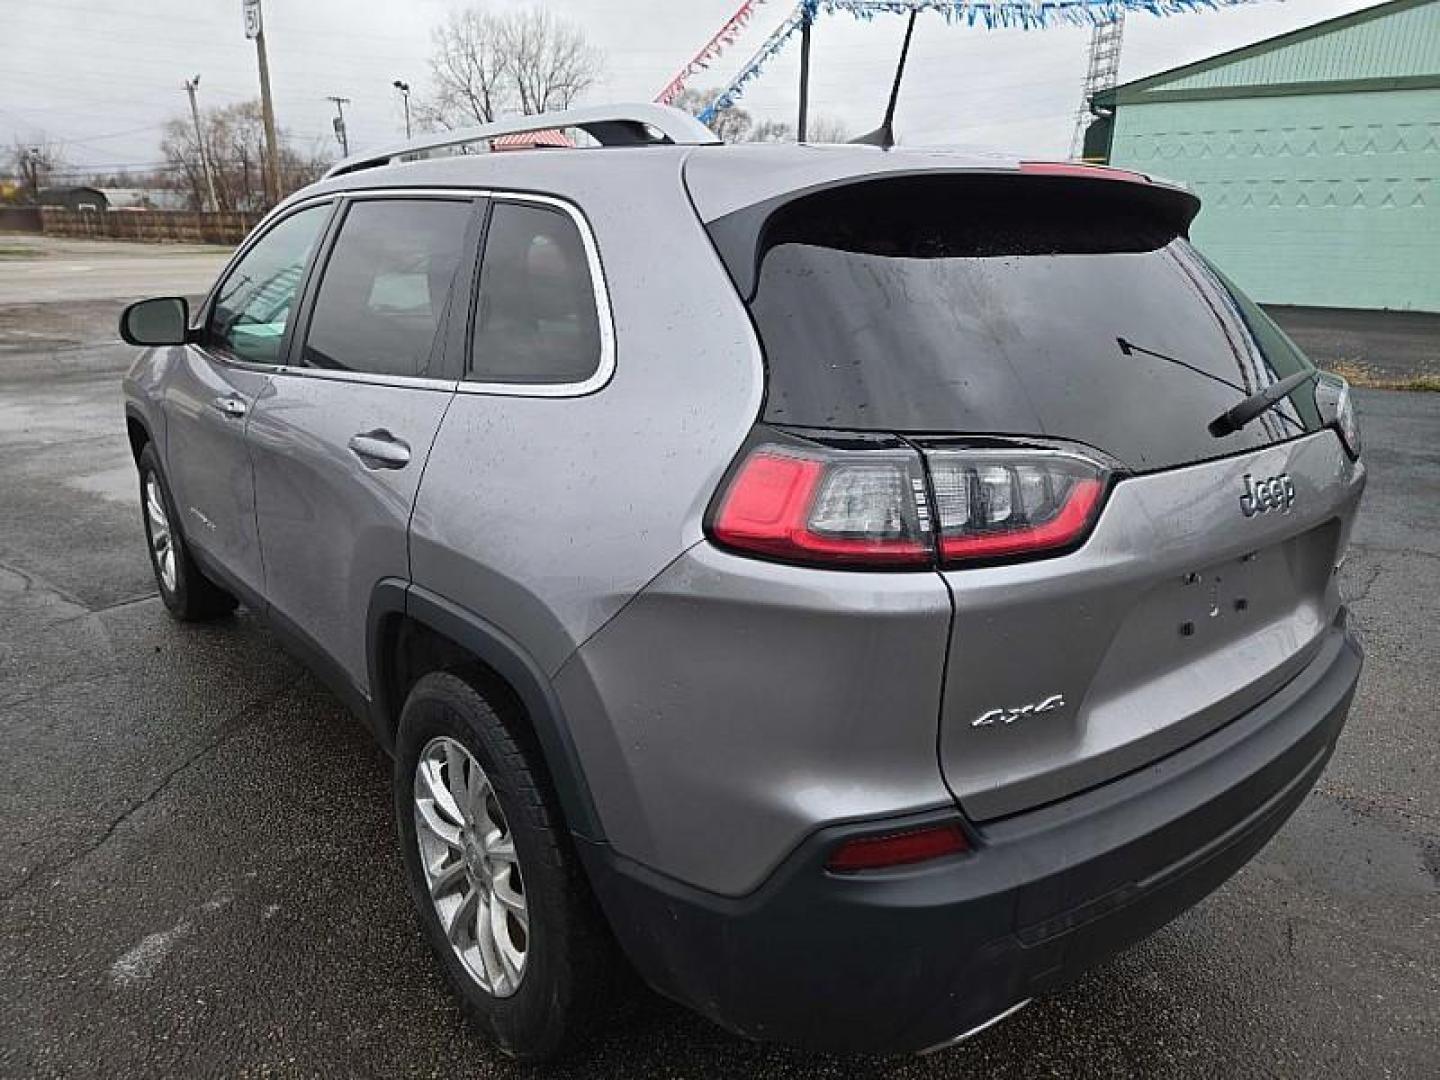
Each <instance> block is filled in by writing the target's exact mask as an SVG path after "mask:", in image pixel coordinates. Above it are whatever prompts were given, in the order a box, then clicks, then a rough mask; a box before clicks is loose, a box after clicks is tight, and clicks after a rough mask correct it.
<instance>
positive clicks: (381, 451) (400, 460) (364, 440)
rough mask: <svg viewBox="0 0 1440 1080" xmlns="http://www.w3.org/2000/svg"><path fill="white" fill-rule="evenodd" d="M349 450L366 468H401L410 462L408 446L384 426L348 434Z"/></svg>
mask: <svg viewBox="0 0 1440 1080" xmlns="http://www.w3.org/2000/svg"><path fill="white" fill-rule="evenodd" d="M350 452H351V453H352V454H354V455H355V456H356V457H358V458H359V459H360V461H361V462H362V463H363V464H364V465H365V467H366V468H368V469H403V468H404V467H405V466H406V465H409V464H410V447H409V446H408V445H407V444H406V443H405V441H404V440H403V439H397V438H396V437H395V436H394V435H391V434H390V432H388V431H386V430H385V429H384V428H379V429H377V430H375V431H362V432H360V434H358V435H352V436H350Z"/></svg>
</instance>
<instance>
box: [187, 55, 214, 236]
mask: <svg viewBox="0 0 1440 1080" xmlns="http://www.w3.org/2000/svg"><path fill="white" fill-rule="evenodd" d="M199 87H200V76H199V75H196V76H195V77H194V78H193V79H186V80H185V92H186V93H187V94H189V95H190V118H191V119H192V120H194V121H195V145H196V146H198V147H199V148H200V168H201V169H203V170H204V172H205V190H206V191H208V192H209V193H210V209H211V210H215V211H219V209H220V202H219V200H217V199H216V198H215V178H214V177H213V176H211V175H210V154H209V152H208V151H206V149H205V133H204V132H203V131H201V130H200V107H199V106H198V105H196V104H195V91H196V90H198V89H199Z"/></svg>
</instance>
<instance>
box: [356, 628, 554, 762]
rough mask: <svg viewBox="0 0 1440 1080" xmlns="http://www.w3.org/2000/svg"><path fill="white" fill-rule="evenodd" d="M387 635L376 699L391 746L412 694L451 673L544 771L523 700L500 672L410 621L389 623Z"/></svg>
mask: <svg viewBox="0 0 1440 1080" xmlns="http://www.w3.org/2000/svg"><path fill="white" fill-rule="evenodd" d="M381 634H382V638H381V652H380V658H381V663H380V686H379V687H377V690H378V691H379V693H378V694H377V695H376V698H377V702H378V704H379V705H380V709H381V717H380V719H381V721H382V722H383V723H384V724H385V736H386V738H387V740H388V741H389V742H390V744H391V745H393V744H394V740H395V735H396V732H397V731H398V729H399V726H400V713H401V711H402V710H403V709H404V708H405V699H406V698H407V697H409V696H410V691H411V689H412V688H413V687H414V686H415V684H416V683H417V682H419V681H420V679H421V678H422V677H423V676H425V675H428V674H429V673H430V672H432V671H448V672H450V673H451V674H453V675H456V676H458V677H459V678H461V679H464V680H465V681H466V682H467V683H469V684H470V685H471V686H473V687H474V688H475V690H476V691H477V692H478V693H479V694H480V695H481V696H482V697H484V698H485V700H486V701H487V702H488V703H489V704H490V707H491V708H493V709H494V710H495V711H496V713H497V714H499V716H500V717H501V719H502V720H503V721H504V722H505V725H506V727H508V728H510V729H511V731H512V734H513V735H514V736H515V738H516V739H517V740H519V741H520V742H521V743H522V745H523V746H524V747H525V749H526V750H527V751H533V752H534V754H535V757H536V763H537V764H539V765H542V766H543V764H544V756H543V755H542V754H541V753H540V749H539V747H538V745H536V741H535V737H534V731H533V730H532V728H531V724H530V720H529V715H528V714H527V712H526V709H525V706H524V704H523V703H522V702H521V700H520V695H519V694H517V693H516V692H515V689H514V687H512V686H511V685H510V684H509V682H507V681H506V680H505V678H504V677H503V676H501V675H500V674H499V673H498V672H496V671H495V669H494V668H492V667H490V666H489V665H488V664H486V663H485V662H484V661H482V660H480V659H479V658H478V657H477V656H475V654H474V653H472V652H471V651H470V650H469V649H467V648H465V646H463V645H461V644H460V643H459V642H456V641H454V640H452V639H451V638H449V637H447V636H446V635H444V634H442V633H440V632H439V631H438V630H434V629H432V628H431V627H429V626H427V625H426V624H425V623H422V622H420V621H419V620H417V619H414V618H411V617H410V616H408V615H396V616H393V617H392V618H391V619H389V620H387V622H386V623H385V625H384V626H383V627H382V629H381Z"/></svg>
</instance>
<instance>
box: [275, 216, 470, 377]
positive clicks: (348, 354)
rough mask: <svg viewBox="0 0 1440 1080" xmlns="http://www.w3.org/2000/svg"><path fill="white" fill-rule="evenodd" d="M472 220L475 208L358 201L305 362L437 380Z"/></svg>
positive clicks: (316, 314)
mask: <svg viewBox="0 0 1440 1080" xmlns="http://www.w3.org/2000/svg"><path fill="white" fill-rule="evenodd" d="M473 213H474V203H473V202H470V201H468V200H444V199H362V200H357V201H356V202H354V203H353V204H352V205H351V206H350V209H349V211H348V212H347V213H346V215H345V220H344V221H343V222H342V223H341V226H340V235H339V237H338V238H337V239H336V241H335V245H334V247H333V249H332V250H331V252H330V257H329V259H328V260H327V261H326V264H325V272H324V276H323V277H322V278H321V280H320V288H319V291H318V293H317V294H316V297H315V306H314V310H313V313H312V315H311V316H310V325H309V329H308V331H307V333H306V335H305V348H304V351H303V353H302V362H303V363H304V364H305V365H306V366H308V367H314V368H325V369H328V370H332V371H357V372H364V373H367V374H372V375H402V376H416V377H424V376H430V375H434V374H437V373H438V363H439V362H438V352H439V338H440V336H441V335H440V333H439V330H440V327H441V325H442V323H443V320H444V317H445V313H446V310H447V305H448V304H449V302H450V293H451V286H452V284H453V283H454V280H455V274H456V271H457V270H458V269H459V267H460V259H461V254H462V252H463V251H464V250H465V242H466V229H467V226H468V225H469V223H470V219H471V216H472V214H473ZM452 378H453V376H452Z"/></svg>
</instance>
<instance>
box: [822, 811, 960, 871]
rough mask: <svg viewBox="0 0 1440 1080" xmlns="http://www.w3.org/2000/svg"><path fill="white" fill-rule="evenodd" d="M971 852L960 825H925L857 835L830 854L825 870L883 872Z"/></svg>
mask: <svg viewBox="0 0 1440 1080" xmlns="http://www.w3.org/2000/svg"><path fill="white" fill-rule="evenodd" d="M969 850H970V838H969V837H967V836H966V835H965V830H964V829H962V828H960V826H959V825H956V824H953V823H952V824H945V825H926V826H923V827H921V828H918V829H905V830H903V831H901V832H893V833H885V834H883V835H880V836H857V837H854V838H853V839H850V840H846V841H844V842H843V843H841V844H840V845H839V846H838V847H837V848H836V849H835V850H834V851H833V852H831V853H830V858H829V859H828V860H827V861H826V863H825V869H827V870H829V871H831V872H832V873H836V874H852V873H855V872H857V871H861V870H883V869H885V868H887V867H892V866H909V865H912V864H914V863H919V862H929V861H930V860H931V859H940V858H943V857H945V856H946V855H959V854H961V853H962V852H966V851H969Z"/></svg>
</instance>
